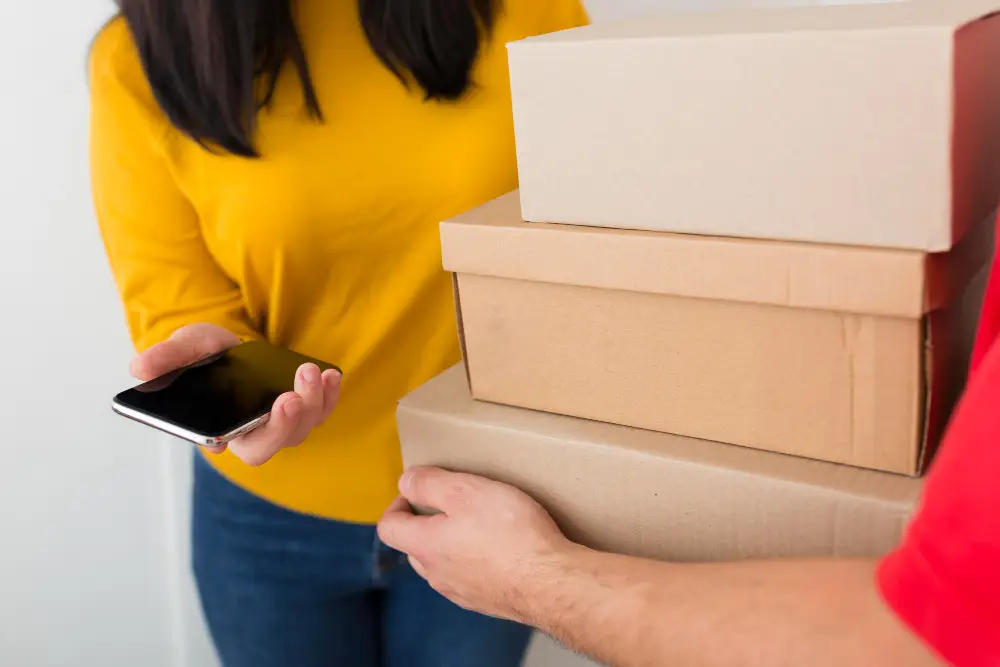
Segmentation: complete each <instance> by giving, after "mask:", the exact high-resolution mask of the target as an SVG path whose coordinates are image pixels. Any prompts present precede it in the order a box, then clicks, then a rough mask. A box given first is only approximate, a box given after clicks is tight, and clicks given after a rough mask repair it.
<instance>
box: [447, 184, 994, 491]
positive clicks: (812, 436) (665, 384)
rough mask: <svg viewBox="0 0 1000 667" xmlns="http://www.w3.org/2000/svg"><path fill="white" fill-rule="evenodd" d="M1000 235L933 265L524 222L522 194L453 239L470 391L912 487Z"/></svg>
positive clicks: (901, 255)
mask: <svg viewBox="0 0 1000 667" xmlns="http://www.w3.org/2000/svg"><path fill="white" fill-rule="evenodd" d="M991 230H992V224H989V223H988V222H987V223H986V224H983V225H981V226H979V227H978V228H977V229H976V231H975V233H971V234H968V235H967V236H966V238H965V239H963V241H962V242H961V243H960V244H959V245H958V246H957V247H956V248H955V249H954V250H953V251H951V252H949V253H945V254H942V255H928V254H925V253H921V252H914V251H904V250H875V249H870V248H856V247H848V246H823V245H814V244H801V243H788V242H778V241H750V240H736V239H726V238H714V237H700V236H689V235H678V234H665V233H654V232H637V231H620V230H609V229H595V228H590V227H575V226H568V225H543V224H534V223H524V222H522V221H521V216H520V212H519V206H518V199H517V194H516V193H511V194H509V195H507V196H505V197H502V198H500V199H498V200H495V201H493V202H491V203H489V204H487V205H485V206H482V207H480V208H478V209H475V210H473V211H471V212H469V213H467V214H465V215H462V216H460V217H458V218H457V219H455V220H452V221H450V222H446V223H444V224H443V225H442V228H441V233H442V248H443V256H444V264H445V268H446V269H447V270H449V271H452V272H454V273H456V275H457V278H456V288H457V294H458V306H459V311H460V317H461V325H462V337H463V344H464V348H465V358H466V361H467V365H468V369H469V373H470V378H471V386H472V392H473V394H474V396H475V397H476V398H479V399H483V400H487V401H493V402H497V403H503V404H507V405H514V406H520V407H525V408H532V409H536V410H543V411H546V412H553V413H556V414H564V415H572V416H576V417H584V418H587V419H594V420H599V421H605V422H613V423H617V424H622V425H625V426H635V427H640V428H646V429H652V430H656V431H663V432H666V433H676V434H679V435H686V436H691V437H696V438H703V439H706V440H713V441H718V442H726V443H733V444H739V445H745V446H747V447H754V448H758V449H764V450H770V451H776V452H782V453H785V454H795V455H799V456H805V457H810V458H816V459H821V460H826V461H834V462H838V463H847V464H852V465H856V466H861V467H865V468H873V469H879V470H886V471H891V472H897V473H904V474H910V475H912V474H917V473H919V472H920V471H921V470H922V469H923V468H924V465H925V463H926V461H927V460H928V459H929V457H930V455H931V454H932V451H933V447H934V445H935V443H936V442H937V440H938V438H939V436H940V434H941V432H942V430H943V428H944V426H945V423H946V420H947V418H948V416H949V414H950V411H951V408H952V406H953V404H954V400H955V398H956V396H957V395H958V393H959V392H960V390H961V387H962V385H963V382H964V377H965V368H966V362H967V358H968V349H969V338H970V333H971V330H972V328H973V326H974V323H975V314H976V313H977V311H978V306H979V303H978V300H977V299H978V293H979V292H978V290H967V289H966V286H967V285H968V284H969V283H970V279H971V278H972V276H974V275H975V274H976V273H977V272H979V273H984V272H981V271H979V269H980V268H981V267H983V266H984V264H985V263H986V261H987V258H988V257H989V254H990V250H991V248H992V244H991V241H990V240H989V239H988V238H984V237H986V236H988V235H989V232H991ZM979 283H981V281H978V282H977V284H979ZM960 295H961V296H965V295H967V298H959V296H960Z"/></svg>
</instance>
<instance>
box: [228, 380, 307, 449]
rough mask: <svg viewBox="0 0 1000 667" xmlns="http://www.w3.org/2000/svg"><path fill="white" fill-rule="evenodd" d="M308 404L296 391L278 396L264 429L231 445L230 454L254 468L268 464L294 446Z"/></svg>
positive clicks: (251, 433)
mask: <svg viewBox="0 0 1000 667" xmlns="http://www.w3.org/2000/svg"><path fill="white" fill-rule="evenodd" d="M304 410H305V404H304V403H303V401H302V397H301V396H299V395H298V394H297V393H295V392H288V393H287V394H282V395H281V396H279V397H278V400H277V401H275V402H274V407H273V408H271V416H270V419H268V421H267V423H266V424H264V425H263V426H261V427H259V428H257V429H255V430H254V431H251V432H250V433H248V434H247V435H245V436H243V437H241V438H237V439H236V440H233V441H232V442H231V443H229V451H231V452H232V453H233V454H235V455H236V457H237V458H239V459H240V460H241V461H243V462H244V463H246V464H247V465H250V466H259V465H263V464H264V463H267V462H268V461H270V460H271V458H272V457H273V456H274V455H275V454H277V453H278V452H279V451H280V450H282V449H283V448H285V447H288V446H289V445H290V444H293V443H294V439H295V437H296V434H297V433H298V431H299V426H300V424H301V423H302V419H303V415H304Z"/></svg>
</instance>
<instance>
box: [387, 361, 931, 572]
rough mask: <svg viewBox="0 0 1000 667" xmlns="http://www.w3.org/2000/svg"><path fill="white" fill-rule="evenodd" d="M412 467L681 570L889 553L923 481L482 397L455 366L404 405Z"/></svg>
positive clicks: (577, 535) (586, 538)
mask: <svg viewBox="0 0 1000 667" xmlns="http://www.w3.org/2000/svg"><path fill="white" fill-rule="evenodd" d="M398 421H399V434H400V439H401V442H402V446H403V459H404V461H405V463H406V465H407V466H408V467H410V466H416V465H436V466H442V467H445V468H448V469H451V470H457V471H461V472H470V473H475V474H479V475H484V476H486V477H490V478H493V479H498V480H500V481H503V482H507V483H509V484H513V485H515V486H517V487H519V488H522V489H524V490H525V491H527V492H528V493H529V494H530V495H532V496H533V497H534V498H535V499H537V500H538V501H539V502H541V503H542V505H544V506H545V507H546V508H547V509H548V510H549V511H551V512H552V513H553V515H554V516H555V518H556V520H557V521H558V522H559V524H560V526H561V527H562V528H563V530H565V531H566V533H567V534H568V536H569V537H570V538H572V539H574V540H576V541H577V542H580V543H582V544H585V545H587V546H589V547H592V548H596V549H602V550H606V551H612V552H616V553H624V554H629V555H633V556H644V557H648V558H658V559H665V560H672V561H724V560H733V559H742V558H770V557H782V556H786V557H810V556H817V557H820V556H848V557H853V556H857V557H862V556H878V555H881V554H883V553H885V552H886V551H888V550H889V549H891V548H892V547H893V546H894V545H895V544H896V542H897V541H898V540H899V537H900V535H901V532H902V529H903V527H904V525H905V524H906V521H907V519H908V517H909V516H910V514H911V512H912V511H913V509H914V506H915V503H916V501H917V498H918V495H919V492H920V488H921V482H920V480H915V479H911V478H908V477H902V476H899V475H891V474H888V473H878V472H873V471H870V470H860V469H858V468H851V467H848V466H840V465H836V464H833V463H822V462H819V461H810V460H808V459H799V458H795V457H791V456H784V455H782V454H772V453H769V452H760V451H755V450H752V449H745V448H743V447H734V446H731V445H721V444H717V443H712V442H704V441H699V440H691V439H688V438H683V437H680V436H673V435H665V434H661V433H653V432H651V431H642V430H637V429H630V428H625V427H621V426H612V425H610V424H601V423H598V422H588V421H584V420H581V419H573V418H571V417H560V416H556V415H548V414H544V413H540V412H533V411H529V410H521V409H518V408H509V407H504V406H499V405H494V404H490V403H482V402H479V401H474V400H472V397H471V396H470V394H469V388H468V384H467V382H466V377H465V373H464V372H463V370H462V369H461V367H456V368H454V369H452V370H451V371H449V372H448V373H446V374H445V375H443V376H441V377H440V378H438V379H436V380H433V381H432V382H431V383H430V384H428V385H426V386H424V387H423V388H421V389H419V390H418V391H417V392H415V393H414V394H412V395H411V396H409V397H408V398H406V399H405V400H403V402H402V403H401V404H400V406H399V411H398Z"/></svg>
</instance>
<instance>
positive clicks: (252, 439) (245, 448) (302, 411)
mask: <svg viewBox="0 0 1000 667" xmlns="http://www.w3.org/2000/svg"><path fill="white" fill-rule="evenodd" d="M340 380H341V377H340V373H338V372H337V371H335V370H328V371H325V372H320V369H319V367H318V366H316V364H312V363H309V364H304V365H303V366H301V367H300V368H299V369H298V371H297V372H296V374H295V391H294V392H288V393H286V394H282V395H281V396H280V397H278V400H277V401H275V403H274V407H273V408H272V409H271V415H270V419H269V420H268V422H267V423H266V424H264V425H263V426H261V427H259V428H257V429H256V430H254V431H253V432H251V433H248V434H247V435H245V436H243V437H241V438H237V439H236V440H234V441H233V442H231V443H229V450H230V451H231V452H232V453H233V454H234V455H235V456H236V457H238V458H239V459H240V460H242V461H243V462H244V463H246V464H247V465H252V466H259V465H262V464H264V463H266V462H267V461H269V460H270V459H271V458H272V457H274V455H275V454H277V453H278V452H279V451H281V450H282V449H284V448H285V447H294V446H296V445H298V444H300V443H301V442H302V441H304V440H305V439H306V437H307V436H308V435H309V432H310V431H312V429H314V428H316V427H317V426H319V425H320V424H322V423H323V422H324V421H325V420H326V419H327V418H328V417H329V416H330V413H331V412H333V409H334V408H335V407H336V406H337V401H338V400H339V398H340ZM224 449H225V448H221V449H220V451H222V450H224ZM209 451H214V450H213V449H209Z"/></svg>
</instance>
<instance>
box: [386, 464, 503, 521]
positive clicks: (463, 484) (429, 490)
mask: <svg viewBox="0 0 1000 667" xmlns="http://www.w3.org/2000/svg"><path fill="white" fill-rule="evenodd" d="M482 481H483V480H481V479H480V478H478V477H474V476H472V475H464V474H461V473H454V472H448V471H446V470H441V469H440V468H414V469H412V470H409V471H407V472H406V473H405V474H404V475H403V476H402V478H400V480H399V492H400V493H401V494H403V497H404V498H406V499H407V500H409V501H410V502H411V503H413V504H414V505H420V506H422V507H426V508H428V509H431V510H438V511H439V512H444V513H445V514H449V513H451V512H454V511H456V510H461V509H463V508H465V507H468V506H469V504H470V502H472V496H473V495H474V494H475V493H476V491H477V490H479V489H481V487H482Z"/></svg>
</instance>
